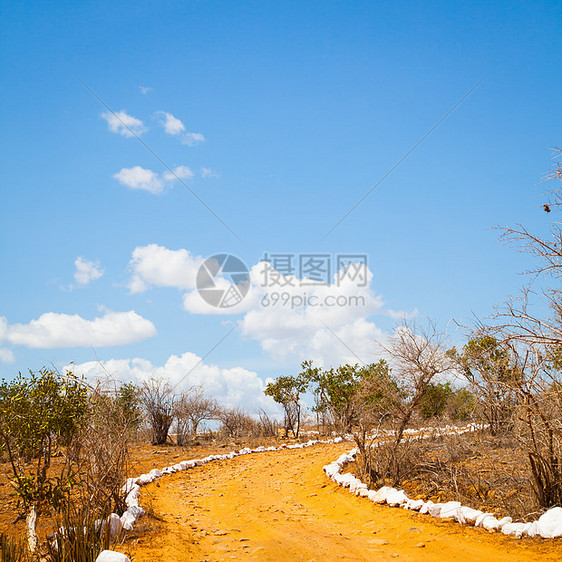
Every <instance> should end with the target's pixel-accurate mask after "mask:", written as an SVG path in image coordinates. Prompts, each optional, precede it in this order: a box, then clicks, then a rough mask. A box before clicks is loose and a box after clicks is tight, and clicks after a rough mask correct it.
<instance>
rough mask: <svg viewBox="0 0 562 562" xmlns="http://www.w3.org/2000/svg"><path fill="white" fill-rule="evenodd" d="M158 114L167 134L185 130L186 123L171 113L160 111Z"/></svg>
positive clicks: (175, 133)
mask: <svg viewBox="0 0 562 562" xmlns="http://www.w3.org/2000/svg"><path fill="white" fill-rule="evenodd" d="M157 115H159V116H160V118H161V119H160V124H161V125H162V127H163V128H164V132H165V133H166V134H167V135H179V134H181V133H183V132H184V131H185V125H184V124H183V123H182V122H181V121H180V120H179V119H178V118H177V117H174V116H173V115H172V114H171V113H166V112H165V111H158V113H157Z"/></svg>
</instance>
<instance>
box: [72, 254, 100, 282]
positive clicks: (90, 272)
mask: <svg viewBox="0 0 562 562" xmlns="http://www.w3.org/2000/svg"><path fill="white" fill-rule="evenodd" d="M74 265H75V267H76V271H75V272H74V280H75V281H76V283H79V284H80V285H87V284H88V283H90V281H95V280H96V279H99V278H100V277H101V276H102V275H103V269H102V268H101V266H100V263H99V261H98V262H93V261H88V260H85V259H84V258H82V257H80V256H79V257H77V258H76V260H75V261H74Z"/></svg>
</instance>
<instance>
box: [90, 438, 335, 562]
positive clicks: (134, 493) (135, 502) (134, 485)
mask: <svg viewBox="0 0 562 562" xmlns="http://www.w3.org/2000/svg"><path fill="white" fill-rule="evenodd" d="M342 442H343V438H342V437H336V438H335V439H326V440H318V439H317V440H310V441H307V442H306V443H295V444H293V445H281V446H279V447H273V446H272V447H264V446H261V447H257V448H256V449H250V448H248V447H246V448H244V449H241V450H240V451H232V452H230V453H226V454H224V455H209V456H207V457H204V458H202V459H193V460H189V461H181V462H179V463H177V464H174V465H172V466H167V467H165V468H163V469H162V470H158V469H157V468H154V469H152V470H151V471H150V472H148V473H146V474H141V475H140V476H138V477H137V478H128V479H127V481H126V482H125V485H124V486H123V488H122V489H121V492H122V493H124V494H127V495H126V497H125V505H126V506H127V510H126V511H125V512H124V513H123V515H122V516H121V517H119V515H117V514H116V513H112V514H111V515H110V516H109V518H108V520H109V523H110V533H111V535H112V536H115V535H118V534H119V533H120V532H121V530H122V529H125V530H126V531H132V530H133V526H134V524H135V521H136V520H137V519H139V518H140V517H142V516H143V515H144V513H145V511H144V509H143V508H142V507H140V505H139V496H140V489H141V486H146V484H150V483H151V482H154V481H155V480H157V479H158V478H162V476H165V475H167V474H174V473H175V472H181V471H184V470H189V469H190V468H195V467H197V466H203V465H204V464H207V463H209V462H212V461H220V460H226V459H233V458H235V457H240V456H242V455H250V454H254V453H266V452H268V451H282V450H285V449H304V448H306V447H311V446H313V445H318V444H326V445H333V444H334V443H342ZM115 555H119V557H115ZM128 560H129V558H127V557H126V556H125V555H124V554H121V553H118V552H115V551H112V550H104V551H103V552H101V553H100V555H99V556H98V557H97V558H96V562H127V561H128ZM129 562H130V561H129Z"/></svg>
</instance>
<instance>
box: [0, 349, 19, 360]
mask: <svg viewBox="0 0 562 562" xmlns="http://www.w3.org/2000/svg"><path fill="white" fill-rule="evenodd" d="M15 360H16V358H15V357H14V354H13V353H12V351H11V350H10V349H6V348H0V361H2V363H13V362H14V361H15Z"/></svg>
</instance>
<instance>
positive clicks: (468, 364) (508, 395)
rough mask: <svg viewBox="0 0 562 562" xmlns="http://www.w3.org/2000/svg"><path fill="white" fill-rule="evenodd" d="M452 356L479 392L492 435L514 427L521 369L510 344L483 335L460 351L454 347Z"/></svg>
mask: <svg viewBox="0 0 562 562" xmlns="http://www.w3.org/2000/svg"><path fill="white" fill-rule="evenodd" d="M450 355H451V357H453V358H454V359H455V360H456V362H457V364H458V365H459V366H460V368H461V370H462V372H463V374H464V376H465V377H466V379H467V380H468V382H469V383H470V385H471V386H472V387H473V389H474V390H475V391H476V396H478V399H479V402H480V404H479V405H480V409H481V411H482V414H483V416H484V417H485V419H486V421H487V422H488V424H489V426H490V431H491V433H492V435H497V434H498V433H501V432H503V431H506V430H508V429H510V428H511V427H512V426H513V419H512V418H513V411H514V408H515V405H516V392H515V387H516V385H517V379H518V377H520V372H519V371H518V370H517V369H516V368H515V367H514V366H513V364H512V358H511V356H510V352H509V349H508V347H506V346H504V345H501V344H500V342H499V341H498V340H497V339H496V338H495V337H493V336H490V335H483V336H477V337H474V338H472V339H471V340H469V342H468V343H467V344H466V345H465V346H464V347H463V349H462V352H461V353H460V354H458V353H457V352H456V351H455V350H452V351H451V352H450Z"/></svg>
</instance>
